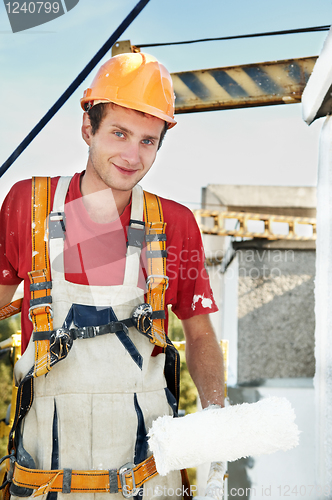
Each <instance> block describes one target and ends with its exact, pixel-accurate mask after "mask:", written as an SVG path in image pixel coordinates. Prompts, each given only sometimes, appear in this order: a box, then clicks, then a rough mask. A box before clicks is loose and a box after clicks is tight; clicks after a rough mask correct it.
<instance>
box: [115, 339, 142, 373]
mask: <svg viewBox="0 0 332 500" xmlns="http://www.w3.org/2000/svg"><path fill="white" fill-rule="evenodd" d="M115 335H116V336H117V337H118V339H119V340H120V342H121V343H122V345H123V346H124V347H125V349H126V350H127V351H128V353H129V354H130V356H131V359H132V360H133V361H135V363H136V364H137V366H138V367H139V368H140V369H141V370H142V366H143V358H142V356H141V355H140V353H139V351H138V350H137V347H136V346H135V344H134V342H133V341H132V340H131V338H130V337H128V335H127V334H126V333H124V332H116V334H115Z"/></svg>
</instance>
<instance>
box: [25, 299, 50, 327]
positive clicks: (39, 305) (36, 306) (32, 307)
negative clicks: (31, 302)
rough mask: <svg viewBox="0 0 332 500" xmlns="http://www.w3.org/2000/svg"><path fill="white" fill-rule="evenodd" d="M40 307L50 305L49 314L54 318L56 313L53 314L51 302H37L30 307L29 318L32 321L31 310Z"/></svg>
mask: <svg viewBox="0 0 332 500" xmlns="http://www.w3.org/2000/svg"><path fill="white" fill-rule="evenodd" d="M39 307H48V308H49V310H50V311H49V314H50V315H51V318H52V319H53V317H54V314H53V309H52V307H51V306H50V304H48V303H45V304H37V305H35V306H31V307H29V312H28V316H29V320H30V321H31V323H32V318H31V311H33V310H34V309H38V308H39Z"/></svg>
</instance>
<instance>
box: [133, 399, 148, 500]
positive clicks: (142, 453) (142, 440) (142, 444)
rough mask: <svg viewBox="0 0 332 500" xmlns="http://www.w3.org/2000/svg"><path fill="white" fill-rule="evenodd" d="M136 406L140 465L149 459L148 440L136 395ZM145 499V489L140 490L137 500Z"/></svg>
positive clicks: (137, 449)
mask: <svg viewBox="0 0 332 500" xmlns="http://www.w3.org/2000/svg"><path fill="white" fill-rule="evenodd" d="M134 406H135V410H136V414H137V433H136V443H135V456H134V464H135V465H138V464H140V463H141V462H143V461H144V460H145V459H146V458H147V457H148V438H147V432H146V427H145V422H144V416H143V412H142V410H141V407H140V405H139V404H138V401H137V396H136V394H134ZM142 497H143V488H140V489H139V492H138V493H137V495H135V497H134V498H135V499H136V500H139V499H141V498H142Z"/></svg>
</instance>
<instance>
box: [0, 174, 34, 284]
mask: <svg viewBox="0 0 332 500" xmlns="http://www.w3.org/2000/svg"><path fill="white" fill-rule="evenodd" d="M26 185H27V182H26V181H21V182H18V183H17V184H15V185H14V186H13V187H12V188H11V190H10V191H9V193H8V195H7V196H6V198H5V200H4V202H3V205H2V207H1V211H0V284H1V285H18V284H19V283H20V282H21V281H22V278H21V277H20V276H19V250H20V243H19V238H20V228H22V227H24V225H25V223H26V219H27V217H29V216H30V214H27V213H26V212H27V211H26V209H25V210H23V209H22V206H21V200H22V197H23V192H22V191H25V190H26V188H27V186H26ZM30 192H31V183H30ZM25 245H26V242H25Z"/></svg>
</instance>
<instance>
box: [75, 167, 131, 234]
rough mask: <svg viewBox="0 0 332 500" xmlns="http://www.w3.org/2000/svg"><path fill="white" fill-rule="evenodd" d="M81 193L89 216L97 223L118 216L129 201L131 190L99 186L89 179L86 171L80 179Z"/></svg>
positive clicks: (102, 222)
mask: <svg viewBox="0 0 332 500" xmlns="http://www.w3.org/2000/svg"><path fill="white" fill-rule="evenodd" d="M80 189H81V194H82V200H83V204H84V207H85V209H86V211H87V212H88V214H89V217H90V219H91V220H93V221H94V222H97V223H99V224H107V223H109V222H112V221H114V220H116V219H118V218H119V217H120V215H122V213H123V212H124V209H125V208H126V206H127V205H128V203H129V202H130V197H131V191H118V190H113V189H111V188H105V187H104V186H103V187H101V186H100V185H98V183H96V182H93V179H89V178H88V176H87V172H85V173H84V175H83V177H82V179H81V186H80Z"/></svg>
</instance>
